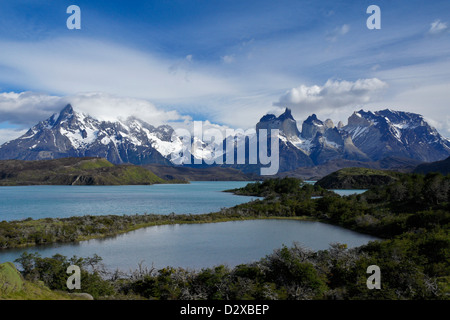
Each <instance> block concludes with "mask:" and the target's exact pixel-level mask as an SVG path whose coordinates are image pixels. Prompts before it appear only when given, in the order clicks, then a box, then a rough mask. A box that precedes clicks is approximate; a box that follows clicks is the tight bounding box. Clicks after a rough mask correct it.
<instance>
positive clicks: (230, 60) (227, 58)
mask: <svg viewBox="0 0 450 320" xmlns="http://www.w3.org/2000/svg"><path fill="white" fill-rule="evenodd" d="M222 62H223V63H226V64H229V63H233V62H234V55H226V56H223V57H222Z"/></svg>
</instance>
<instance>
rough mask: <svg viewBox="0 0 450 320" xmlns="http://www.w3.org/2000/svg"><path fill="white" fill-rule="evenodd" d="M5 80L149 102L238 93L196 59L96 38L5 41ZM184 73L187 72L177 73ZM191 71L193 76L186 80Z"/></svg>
mask: <svg viewBox="0 0 450 320" xmlns="http://www.w3.org/2000/svg"><path fill="white" fill-rule="evenodd" d="M0 47H1V48H2V50H0V68H1V67H2V66H4V67H7V68H8V70H10V71H9V72H1V73H0V82H3V83H8V84H9V85H16V86H21V87H25V88H27V89H28V90H33V91H47V92H53V93H56V94H60V95H68V94H74V93H77V92H91V91H99V92H107V93H113V94H117V95H121V96H131V97H137V98H144V99H152V100H153V101H155V100H158V99H168V100H169V99H174V100H175V99H177V98H180V99H181V98H183V99H195V98H200V97H203V96H207V95H227V94H232V93H233V92H235V91H236V87H235V86H234V84H232V83H231V82H228V81H224V80H223V79H221V78H220V77H219V76H216V75H214V74H213V73H212V72H209V71H208V70H206V69H202V68H201V67H200V66H199V67H196V68H193V67H192V65H193V56H192V55H187V56H185V57H182V58H180V59H178V60H176V59H168V58H162V57H160V56H158V55H156V54H152V53H147V52H143V51H139V50H136V49H131V48H126V47H123V46H120V45H116V44H112V43H107V42H101V41H94V40H90V39H67V38H58V39H53V40H45V41H40V42H8V41H0ZM177 71H183V72H177ZM186 72H188V76H186Z"/></svg>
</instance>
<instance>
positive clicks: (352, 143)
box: [0, 105, 450, 173]
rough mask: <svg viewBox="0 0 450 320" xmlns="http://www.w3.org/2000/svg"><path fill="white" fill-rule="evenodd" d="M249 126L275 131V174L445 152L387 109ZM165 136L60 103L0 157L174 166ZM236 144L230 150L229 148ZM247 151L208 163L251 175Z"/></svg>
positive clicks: (414, 122)
mask: <svg viewBox="0 0 450 320" xmlns="http://www.w3.org/2000/svg"><path fill="white" fill-rule="evenodd" d="M255 129H256V132H259V130H260V129H278V130H279V135H278V139H279V172H280V173H282V172H289V171H294V170H299V169H301V168H314V167H317V166H324V165H327V164H328V163H336V162H339V161H340V162H348V163H353V162H358V163H363V164H365V163H367V164H369V163H371V164H373V163H374V162H377V161H383V159H386V158H393V159H407V160H411V161H417V163H420V162H432V161H438V160H442V159H445V158H447V157H449V156H450V140H449V139H447V138H445V137H443V136H441V135H440V134H439V133H438V132H437V130H436V129H435V128H433V127H432V126H430V125H429V124H428V123H427V122H426V121H425V120H424V118H423V116H421V115H419V114H415V113H410V112H403V111H394V110H390V109H385V110H381V111H376V112H372V111H368V112H366V111H363V110H359V111H355V112H354V113H353V114H352V115H351V116H350V117H349V118H348V123H347V124H343V123H342V122H339V123H338V124H337V125H335V124H334V123H333V121H332V120H330V119H327V120H325V121H322V120H320V119H318V117H317V116H316V115H315V114H313V115H311V116H309V117H308V118H307V119H306V120H304V121H303V123H302V125H301V130H299V127H298V125H297V121H296V120H295V119H294V117H293V116H292V113H291V110H290V109H288V108H286V109H285V111H284V113H283V114H281V115H279V116H275V115H273V114H266V115H264V116H263V117H262V118H261V119H260V121H259V122H258V123H257V124H256V125H255ZM173 134H174V128H172V127H171V126H169V125H162V126H158V127H155V126H153V125H151V124H148V123H146V122H145V121H142V120H140V119H137V118H128V119H127V120H125V121H115V122H109V121H100V120H97V119H95V118H93V117H91V116H89V115H86V114H83V113H80V112H77V111H75V110H74V109H73V108H72V106H71V105H67V106H66V107H65V108H64V109H63V110H61V112H59V113H56V114H53V115H52V116H51V117H49V118H48V119H46V120H44V121H41V122H39V123H38V124H36V125H35V126H33V127H32V128H30V129H29V130H28V131H27V132H26V133H25V134H24V135H22V136H21V137H19V138H17V139H15V140H11V141H9V142H6V143H4V144H3V145H1V146H0V159H3V160H6V159H20V160H43V159H56V158H64V157H101V158H105V159H107V160H108V161H110V162H111V163H113V164H122V163H131V164H135V165H148V164H159V165H165V166H174V163H173V162H172V161H171V154H172V153H178V152H181V151H182V150H183V141H182V140H183V139H182V137H178V136H176V135H173ZM256 137H258V136H256ZM242 138H245V137H244V136H242V135H240V136H237V140H239V139H242ZM248 140H251V139H248ZM236 144H237V142H236V143H235V144H234V148H237V147H236ZM224 145H225V143H224ZM192 147H193V150H192V152H191V156H192V158H193V159H194V158H197V159H198V158H201V157H202V155H204V154H211V150H212V149H213V147H214V146H213V144H208V143H205V142H204V141H202V140H201V139H198V138H196V137H194V138H192ZM229 151H230V150H227V149H226V148H225V149H224V152H223V153H220V155H219V156H220V157H224V155H225V154H226V153H227V152H229ZM248 152H249V150H248V146H247V150H246V162H245V164H214V165H215V166H223V167H232V168H236V169H240V170H241V171H243V172H257V170H258V169H259V168H260V167H262V166H263V165H262V164H261V163H257V164H249V161H248V160H249V153H248ZM269 152H271V150H270V148H269ZM190 166H191V167H193V166H197V167H205V166H209V165H206V164H205V163H202V164H201V165H196V164H191V165H190Z"/></svg>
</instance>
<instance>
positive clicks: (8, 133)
mask: <svg viewBox="0 0 450 320" xmlns="http://www.w3.org/2000/svg"><path fill="white" fill-rule="evenodd" d="M26 132H27V130H24V129H22V130H17V129H0V145H2V144H3V143H5V142H8V141H10V140H14V139H17V138H18V137H20V136H22V135H24V134H25V133H26Z"/></svg>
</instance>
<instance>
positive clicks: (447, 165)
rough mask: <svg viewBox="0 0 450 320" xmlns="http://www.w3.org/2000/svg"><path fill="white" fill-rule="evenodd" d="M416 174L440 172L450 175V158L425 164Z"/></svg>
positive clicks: (420, 166)
mask: <svg viewBox="0 0 450 320" xmlns="http://www.w3.org/2000/svg"><path fill="white" fill-rule="evenodd" d="M414 172H415V173H424V174H426V173H429V172H440V173H442V174H443V175H447V174H450V157H448V158H447V159H445V160H442V161H436V162H430V163H423V164H420V165H418V166H417V167H416V169H415V170H414Z"/></svg>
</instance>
